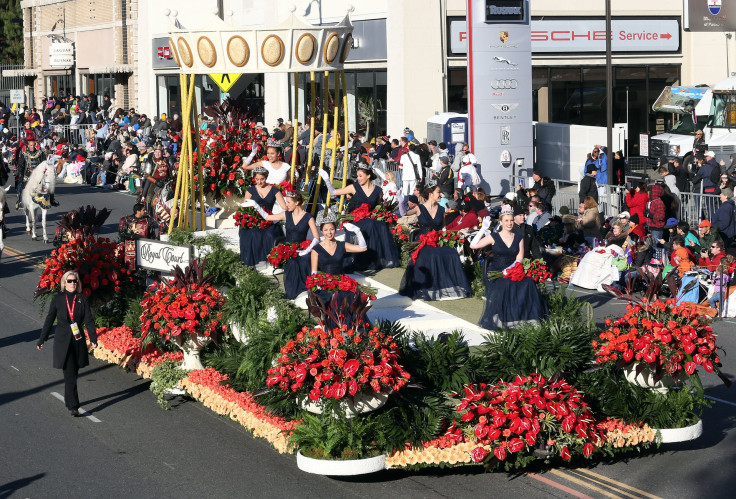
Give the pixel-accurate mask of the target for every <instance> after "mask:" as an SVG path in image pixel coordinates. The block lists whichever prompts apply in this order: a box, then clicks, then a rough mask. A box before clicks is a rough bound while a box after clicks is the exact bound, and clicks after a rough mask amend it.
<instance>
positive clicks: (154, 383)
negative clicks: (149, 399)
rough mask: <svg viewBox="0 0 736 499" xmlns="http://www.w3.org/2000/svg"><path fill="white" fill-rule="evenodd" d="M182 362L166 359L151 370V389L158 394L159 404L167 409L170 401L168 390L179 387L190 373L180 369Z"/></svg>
mask: <svg viewBox="0 0 736 499" xmlns="http://www.w3.org/2000/svg"><path fill="white" fill-rule="evenodd" d="M180 364H181V362H176V361H173V360H171V359H164V360H163V361H162V362H161V363H159V364H158V365H156V367H154V368H153V371H152V372H151V385H150V390H151V391H152V392H153V394H154V395H156V400H157V401H158V405H160V406H161V407H162V408H163V409H165V410H168V409H169V402H168V400H167V398H166V396H167V395H168V390H170V389H172V388H178V387H179V382H180V381H181V380H183V379H184V378H186V377H187V374H188V372H187V371H185V370H183V369H179V365H180Z"/></svg>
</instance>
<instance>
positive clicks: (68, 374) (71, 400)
mask: <svg viewBox="0 0 736 499" xmlns="http://www.w3.org/2000/svg"><path fill="white" fill-rule="evenodd" d="M74 341H75V340H72V342H71V343H69V349H68V350H67V351H66V359H64V369H63V371H64V404H65V405H66V408H67V409H69V410H70V411H71V410H73V409H79V393H78V392H77V374H79V365H77V356H76V355H75V352H74Z"/></svg>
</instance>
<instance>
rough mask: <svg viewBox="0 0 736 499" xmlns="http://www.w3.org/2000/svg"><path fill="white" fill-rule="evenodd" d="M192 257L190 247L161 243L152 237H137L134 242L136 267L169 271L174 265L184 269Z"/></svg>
mask: <svg viewBox="0 0 736 499" xmlns="http://www.w3.org/2000/svg"><path fill="white" fill-rule="evenodd" d="M191 259H192V248H191V247H189V246H177V245H174V244H168V243H163V242H161V241H155V240H153V239H138V240H137V241H136V242H135V263H136V266H137V267H142V268H144V269H148V270H157V271H159V272H168V273H171V272H172V271H173V269H174V267H175V266H176V265H178V266H179V267H181V268H182V270H184V268H185V267H187V266H189V262H190V260H191Z"/></svg>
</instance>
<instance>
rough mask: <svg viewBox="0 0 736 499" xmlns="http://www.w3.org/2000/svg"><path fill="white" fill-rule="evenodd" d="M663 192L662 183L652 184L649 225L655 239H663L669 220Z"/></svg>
mask: <svg viewBox="0 0 736 499" xmlns="http://www.w3.org/2000/svg"><path fill="white" fill-rule="evenodd" d="M663 192H664V187H663V186H662V185H661V184H654V185H653V186H652V191H651V196H650V200H649V216H648V217H647V225H648V226H649V232H650V233H651V234H652V236H654V240H655V241H659V240H660V239H662V235H663V234H664V226H665V222H666V221H667V213H666V207H665V205H664V202H663V201H662V193H663Z"/></svg>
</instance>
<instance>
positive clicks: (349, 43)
mask: <svg viewBox="0 0 736 499" xmlns="http://www.w3.org/2000/svg"><path fill="white" fill-rule="evenodd" d="M352 48H353V35H351V34H350V33H348V36H346V37H345V41H344V42H343V45H342V52H340V64H345V61H347V60H348V56H349V55H350V51H351V50H352Z"/></svg>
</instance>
